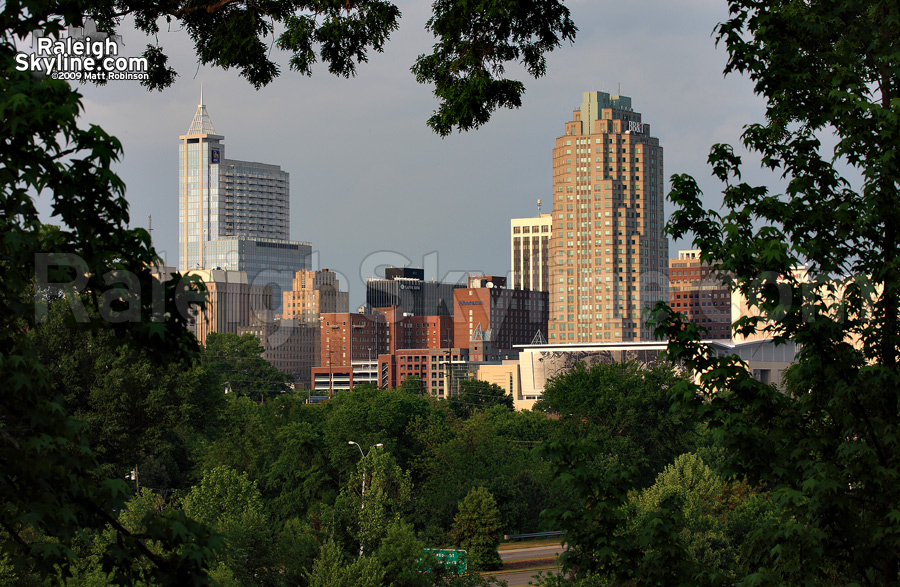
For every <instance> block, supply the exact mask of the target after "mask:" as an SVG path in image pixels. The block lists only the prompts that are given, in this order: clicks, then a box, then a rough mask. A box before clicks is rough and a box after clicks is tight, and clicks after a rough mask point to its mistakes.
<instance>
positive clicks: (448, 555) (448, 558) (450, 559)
mask: <svg viewBox="0 0 900 587" xmlns="http://www.w3.org/2000/svg"><path fill="white" fill-rule="evenodd" d="M427 555H431V556H433V557H434V558H436V559H437V562H438V563H439V564H440V565H441V566H443V567H444V568H445V569H447V570H448V571H453V572H456V573H465V572H466V551H465V550H453V549H447V548H426V549H425V550H423V551H422V558H420V559H419V568H420V569H421V570H422V571H424V572H426V573H427V572H430V571H431V567H430V566H428V564H427V563H426V562H425V561H424V560H423V559H425V558H426V557H427ZM428 558H430V557H428ZM423 563H424V564H423Z"/></svg>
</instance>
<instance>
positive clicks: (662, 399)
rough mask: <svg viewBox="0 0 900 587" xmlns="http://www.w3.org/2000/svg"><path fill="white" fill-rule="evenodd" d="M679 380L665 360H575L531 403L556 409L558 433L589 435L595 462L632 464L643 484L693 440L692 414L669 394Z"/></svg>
mask: <svg viewBox="0 0 900 587" xmlns="http://www.w3.org/2000/svg"><path fill="white" fill-rule="evenodd" d="M684 380H685V379H684V377H683V376H681V375H679V374H677V373H676V372H675V370H674V369H673V368H672V367H671V366H668V365H657V366H654V367H652V368H647V369H645V368H642V367H641V366H640V365H638V364H637V363H609V364H604V363H597V364H594V365H592V366H591V367H590V369H588V368H585V366H584V364H583V363H579V364H577V365H576V366H575V368H574V369H572V370H571V371H569V372H568V373H563V374H560V375H558V376H557V377H554V378H553V379H552V380H551V381H550V382H549V383H548V384H547V386H546V388H545V390H544V393H543V395H542V398H541V401H540V402H538V403H537V404H536V405H535V407H534V409H535V410H541V411H544V412H549V413H555V414H558V415H559V419H560V426H559V428H558V431H559V434H560V436H559V437H560V438H561V439H564V440H575V439H579V438H586V439H589V440H591V441H592V442H594V443H595V444H596V445H597V447H598V448H599V449H600V451H599V452H600V454H602V455H603V456H602V457H601V462H603V463H607V464H608V463H617V464H620V465H624V466H628V467H635V468H636V469H637V475H638V476H637V477H636V479H635V481H636V482H637V483H638V484H639V485H640V486H647V485H649V484H650V483H652V481H653V479H654V478H655V477H656V474H657V473H658V472H660V471H661V470H662V469H663V467H665V466H666V465H667V464H668V463H670V462H672V459H674V458H675V457H676V456H677V455H679V454H682V453H683V452H685V451H687V450H689V449H690V448H691V446H692V444H693V443H694V442H695V440H696V437H695V428H696V422H697V420H696V418H695V417H694V416H693V414H692V413H691V411H689V410H686V409H684V408H681V407H679V406H676V407H673V406H672V400H671V398H670V397H669V392H670V390H671V388H672V387H673V386H674V385H676V384H677V383H678V382H681V381H684Z"/></svg>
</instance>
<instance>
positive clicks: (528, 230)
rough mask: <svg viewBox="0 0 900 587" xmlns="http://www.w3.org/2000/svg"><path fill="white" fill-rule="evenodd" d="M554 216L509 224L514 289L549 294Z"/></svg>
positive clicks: (527, 219)
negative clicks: (551, 235)
mask: <svg viewBox="0 0 900 587" xmlns="http://www.w3.org/2000/svg"><path fill="white" fill-rule="evenodd" d="M552 223H553V215H552V214H541V213H540V200H538V215H537V216H535V217H534V218H513V219H512V220H510V221H509V251H510V260H509V265H510V267H511V268H512V283H511V284H510V287H511V289H533V290H538V291H550V234H551V233H552V228H551V224H552Z"/></svg>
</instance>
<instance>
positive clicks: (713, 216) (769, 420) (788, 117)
mask: <svg viewBox="0 0 900 587" xmlns="http://www.w3.org/2000/svg"><path fill="white" fill-rule="evenodd" d="M729 6H730V12H731V18H730V19H729V20H728V21H726V22H724V23H722V24H720V25H719V27H718V40H719V42H722V43H724V45H725V47H726V49H727V50H728V64H727V66H726V73H732V72H738V73H741V74H744V75H746V76H748V77H749V78H750V79H751V80H753V82H754V84H755V86H754V87H755V91H756V93H757V94H759V95H760V96H762V97H764V98H765V100H766V120H765V122H764V123H762V124H751V125H749V126H748V127H746V129H745V131H744V133H743V137H742V138H743V142H744V144H745V145H746V146H747V147H748V148H749V149H750V150H752V151H754V152H756V153H758V154H759V155H760V156H761V157H762V163H763V166H764V167H766V168H769V169H771V170H773V171H775V172H776V173H778V174H779V175H780V176H781V177H782V178H783V180H785V182H786V187H785V191H784V193H783V194H771V193H770V192H769V190H768V189H767V188H765V187H763V186H754V185H750V184H748V183H746V182H744V181H742V179H741V160H740V157H738V156H737V155H736V154H735V153H734V151H733V150H732V149H731V148H730V147H729V146H727V145H716V146H714V147H713V149H712V151H711V153H710V163H711V164H712V167H713V173H714V175H715V176H716V178H718V179H719V180H720V181H721V182H722V183H723V184H724V186H725V187H724V194H725V200H724V203H725V206H724V207H725V210H724V211H723V213H722V214H718V213H716V212H713V211H710V210H707V209H706V208H705V206H704V205H703V203H702V200H701V197H700V196H701V194H700V191H699V189H698V187H697V185H696V183H695V182H694V180H693V179H692V178H690V177H688V176H677V177H673V190H672V193H671V194H670V199H671V200H672V201H673V202H674V203H675V204H676V206H677V208H678V209H677V211H676V212H675V214H674V215H673V217H672V219H671V221H670V223H669V225H668V232H669V234H670V235H672V236H674V237H676V238H680V237H682V236H686V235H688V234H692V235H693V240H694V245H695V246H696V247H697V248H699V249H701V250H702V258H703V259H704V260H705V261H707V262H710V263H712V264H714V265H715V266H716V268H717V269H719V270H721V271H723V272H725V273H726V274H728V275H731V276H733V277H732V278H731V280H730V284H729V285H730V287H731V288H732V289H733V290H735V291H738V292H740V293H741V294H743V295H744V296H746V297H747V299H748V300H749V301H750V305H751V307H752V308H754V309H755V310H758V312H759V316H758V317H756V316H750V317H744V318H742V319H740V320H739V321H738V322H737V323H736V324H735V325H734V328H735V329H736V330H738V331H741V332H743V333H754V332H764V333H765V334H766V335H767V336H769V337H771V338H772V339H773V340H775V341H776V342H781V341H786V340H791V341H793V342H795V343H797V344H798V345H799V349H800V350H799V353H798V358H797V365H796V366H795V367H793V368H792V369H791V370H790V372H789V373H786V388H785V390H783V391H782V390H776V389H774V388H773V387H771V386H768V385H764V384H761V383H759V382H757V381H755V380H754V379H753V378H752V377H751V376H750V374H749V373H747V371H746V369H745V368H744V366H743V365H742V364H741V363H740V361H739V360H737V359H736V358H735V357H716V356H714V355H713V354H712V353H708V352H707V349H706V348H705V347H704V345H702V344H700V342H699V335H698V332H697V330H696V328H694V327H693V326H691V325H690V324H687V323H686V320H685V319H684V317H683V316H680V315H678V314H676V313H674V312H671V310H668V309H666V308H659V314H658V315H657V316H655V321H656V322H657V323H658V333H659V334H660V335H662V336H666V337H668V339H669V353H670V355H671V356H672V358H673V359H675V360H679V361H682V362H684V364H685V365H687V366H688V367H689V368H692V369H694V370H695V371H696V372H698V373H700V374H701V375H700V382H699V385H693V384H692V383H690V382H685V383H684V384H682V385H681V386H680V388H679V389H678V390H677V391H678V397H679V398H680V402H681V404H682V405H685V406H689V407H690V408H691V409H693V410H694V411H695V412H696V413H697V415H698V416H699V417H700V418H702V419H704V420H706V421H708V422H709V426H710V428H711V429H712V430H713V431H714V434H715V437H716V439H717V442H718V443H720V444H721V445H722V446H723V447H724V448H725V449H726V450H727V451H728V452H729V454H730V455H732V459H731V462H730V465H731V470H733V471H736V472H738V473H740V474H742V475H746V476H747V478H748V479H749V480H750V482H751V483H754V484H756V483H759V484H764V485H765V486H766V487H767V488H768V489H769V491H770V494H771V496H772V499H773V500H775V501H776V502H778V503H779V504H781V505H782V506H783V507H784V508H786V509H787V510H789V511H790V514H791V515H792V516H794V520H795V521H796V523H795V524H787V525H783V526H781V527H779V528H776V529H775V530H774V531H773V532H772V533H771V535H770V536H769V540H770V543H771V550H770V556H769V557H768V561H766V564H764V565H763V566H761V567H760V569H759V570H758V571H757V572H755V573H754V574H753V575H752V577H751V578H750V579H748V580H752V581H755V582H757V583H758V582H762V581H769V582H777V581H779V578H778V574H777V573H776V569H777V568H778V564H779V561H780V560H784V559H786V558H787V559H788V560H790V559H797V560H799V559H800V557H802V561H803V563H802V568H798V569H794V575H793V576H792V577H790V582H792V583H797V584H799V583H806V584H809V583H810V582H816V583H826V582H834V583H852V584H865V585H874V584H876V583H877V584H882V585H896V584H897V582H898V578H900V577H898V572H900V569H898V567H900V564H898V558H900V554H898V553H900V516H898V515H897V504H898V503H900V485H898V484H897V478H898V475H900V473H898V471H900V411H898V410H897V397H898V395H897V394H898V389H900V369H898V356H900V328H898V320H900V272H898V269H900V241H898V239H900V184H898V178H900V143H898V141H897V137H898V136H900V59H898V55H900V36H898V35H897V31H898V30H900V6H898V5H897V4H896V3H895V2H885V1H879V0H873V1H861V0H841V1H839V2H795V1H787V0H784V1H775V2H755V1H749V0H732V1H731V2H730V3H729ZM832 135H833V136H834V137H835V138H836V142H834V143H833V144H834V146H833V147H829V146H827V145H826V144H824V143H823V141H822V137H825V136H832ZM829 142H831V141H829ZM842 173H844V175H842ZM857 174H858V177H859V179H857V178H855V177H854V176H857ZM799 264H805V265H806V267H807V268H808V270H809V274H810V276H811V283H804V282H803V281H801V280H799V279H798V278H797V277H796V276H795V275H794V271H793V270H794V268H795V267H796V266H797V265H799Z"/></svg>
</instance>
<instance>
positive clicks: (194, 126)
mask: <svg viewBox="0 0 900 587" xmlns="http://www.w3.org/2000/svg"><path fill="white" fill-rule="evenodd" d="M187 134H189V135H201V134H208V135H214V134H216V129H215V128H213V124H212V120H210V119H209V113H208V112H207V111H206V105H205V104H204V103H203V84H200V103H199V104H198V105H197V112H196V113H194V120H193V121H191V127H190V128H189V129H188V131H187Z"/></svg>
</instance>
